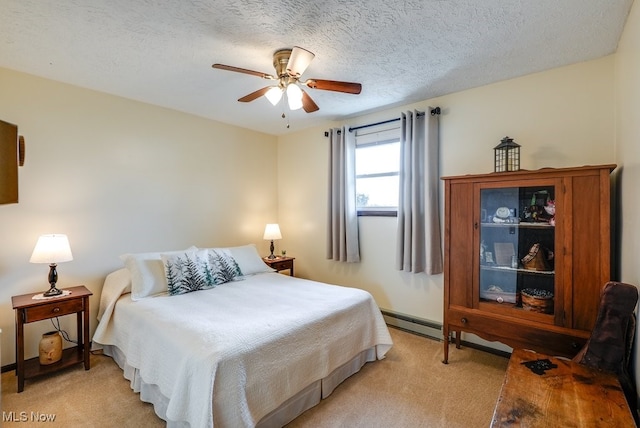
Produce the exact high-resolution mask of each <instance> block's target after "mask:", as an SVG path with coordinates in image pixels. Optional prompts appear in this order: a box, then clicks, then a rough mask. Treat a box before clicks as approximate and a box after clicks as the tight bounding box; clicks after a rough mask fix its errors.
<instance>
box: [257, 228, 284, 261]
mask: <svg viewBox="0 0 640 428" xmlns="http://www.w3.org/2000/svg"><path fill="white" fill-rule="evenodd" d="M262 239H264V240H265V241H271V245H270V246H269V250H270V251H271V254H269V256H268V257H267V258H268V259H275V258H276V256H275V254H273V250H274V249H275V247H274V245H273V241H274V240H276V239H282V234H281V233H280V226H279V225H278V224H276V223H270V224H267V226H266V227H265V228H264V236H263V238H262Z"/></svg>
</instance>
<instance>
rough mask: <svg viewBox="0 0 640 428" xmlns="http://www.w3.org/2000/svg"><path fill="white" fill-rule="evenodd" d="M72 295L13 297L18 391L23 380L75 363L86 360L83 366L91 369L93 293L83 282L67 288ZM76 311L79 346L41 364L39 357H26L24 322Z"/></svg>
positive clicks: (22, 388) (21, 388) (22, 384)
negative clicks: (90, 303) (91, 310)
mask: <svg viewBox="0 0 640 428" xmlns="http://www.w3.org/2000/svg"><path fill="white" fill-rule="evenodd" d="M64 290H69V291H71V294H70V295H68V296H64V297H56V298H54V299H42V300H36V299H32V297H33V296H34V295H36V294H38V293H31V294H23V295H21V296H13V297H11V303H12V304H13V309H15V311H16V375H17V376H18V392H22V391H23V390H24V380H25V379H29V378H32V377H36V376H40V375H43V374H47V373H52V372H55V371H57V370H60V369H62V368H65V367H69V366H71V365H73V364H77V363H82V362H84V369H85V370H89V368H90V362H89V296H91V295H92V294H93V293H92V292H91V291H89V290H87V288H86V287H85V286H84V285H80V286H78V287H71V288H65V289H64ZM69 314H76V315H77V326H78V336H77V337H78V346H74V347H71V348H67V349H65V350H63V351H62V359H61V360H60V361H58V362H57V363H53V364H49V365H40V358H39V357H35V358H31V359H29V360H27V361H25V360H24V325H25V324H28V323H30V322H34V321H42V320H48V319H51V318H55V317H60V316H63V315H69Z"/></svg>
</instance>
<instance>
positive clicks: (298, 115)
mask: <svg viewBox="0 0 640 428" xmlns="http://www.w3.org/2000/svg"><path fill="white" fill-rule="evenodd" d="M632 2H633V0H607V1H603V0H535V1H533V0H531V1H527V0H450V1H447V0H406V1H395V0H357V1H349V0H322V1H307V0H278V1H276V0H243V1H233V2H231V1H228V0H57V1H44V0H2V1H1V5H2V7H1V12H0V67H4V68H9V69H13V70H18V71H22V72H26V73H29V74H33V75H37V76H42V77H46V78H49V79H53V80H57V81H61V82H67V83H71V84H74V85H77V86H82V87H86V88H91V89H95V90H98V91H102V92H107V93H110V94H115V95H119V96H123V97H127V98H131V99H135V100H139V101H144V102H147V103H151V104H155V105H159V106H164V107H168V108H172V109H176V110H180V111H184V112H188V113H192V114H195V115H198V116H202V117H207V118H211V119H215V120H219V121H222V122H226V123H230V124H233V125H238V126H242V127H246V128H251V129H255V130H258V131H262V132H266V133H270V134H275V135H280V134H284V133H287V132H291V131H295V130H300V129H303V128H307V127H309V126H314V125H316V124H320V123H323V122H324V121H326V120H341V119H345V118H348V117H350V116H356V115H359V114H362V113H365V112H372V111H376V110H381V109H384V108H389V107H392V106H395V105H402V104H408V103H412V102H417V101H421V100H425V99H429V98H433V97H436V96H440V95H444V94H448V93H452V92H456V91H460V90H463V89H468V88H472V87H477V86H481V85H484V84H487V83H492V82H496V81H500V80H504V79H509V78H513V77H517V76H522V75H525V74H529V73H533V72H537V71H542V70H546V69H550V68H554V67H559V66H563V65H567V64H572V63H576V62H581V61H586V60H591V59H595V58H599V57H602V56H605V55H608V54H611V53H613V52H615V50H616V47H617V43H618V40H619V37H620V34H621V32H622V29H623V27H624V22H625V19H626V17H627V14H628V12H629V9H630V7H631V4H632ZM294 45H297V46H301V47H303V48H306V49H308V50H310V51H312V52H314V53H315V54H316V57H315V59H314V60H313V62H312V63H311V65H310V66H309V68H308V69H307V71H306V72H305V73H304V74H303V76H302V77H303V79H304V78H319V79H330V80H343V81H352V82H360V83H362V86H363V89H362V93H361V94H360V95H350V94H342V93H336V92H329V91H321V90H314V89H308V90H307V92H308V93H309V95H311V97H312V98H313V99H314V101H315V102H316V103H317V104H318V106H319V107H320V110H319V111H317V112H314V113H310V114H307V113H304V111H302V110H298V111H294V112H288V110H287V114H288V115H289V122H290V128H289V129H287V128H286V121H285V120H283V119H282V118H281V117H280V116H281V114H282V107H281V106H280V105H279V106H277V107H273V106H271V104H269V102H268V101H267V100H266V99H265V98H264V97H261V98H259V99H258V100H256V101H253V102H251V103H239V102H237V101H236V100H237V99H238V98H240V97H242V96H244V95H246V94H248V93H249V92H252V91H255V90H257V89H259V88H261V87H263V86H266V85H267V84H268V83H269V82H268V81H265V80H262V79H260V78H258V77H254V76H250V75H246V74H239V73H232V72H228V71H223V70H215V69H213V68H211V65H212V64H213V63H224V64H228V65H233V66H236V67H242V68H247V69H251V70H256V71H261V72H265V73H268V74H273V73H274V69H273V66H272V55H273V52H274V51H276V50H278V49H281V48H291V47H292V46H294ZM0 96H1V95H0Z"/></svg>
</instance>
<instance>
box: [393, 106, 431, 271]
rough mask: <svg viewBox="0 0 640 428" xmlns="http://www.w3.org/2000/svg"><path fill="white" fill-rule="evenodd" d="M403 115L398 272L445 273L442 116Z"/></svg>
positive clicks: (397, 253) (414, 112) (409, 113)
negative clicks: (441, 180) (440, 202)
mask: <svg viewBox="0 0 640 428" xmlns="http://www.w3.org/2000/svg"><path fill="white" fill-rule="evenodd" d="M430 112H431V108H429V110H428V111H427V113H426V114H423V113H419V112H417V111H415V110H414V111H413V112H407V113H406V114H405V113H403V114H402V117H401V119H400V120H401V125H400V164H401V165H400V200H399V202H398V242H397V248H396V268H397V269H399V270H404V271H407V272H414V273H419V272H425V273H427V274H438V273H442V247H441V243H440V241H441V237H440V204H439V191H438V189H439V181H440V177H439V176H440V173H439V168H438V164H439V150H438V145H439V142H438V139H439V137H438V115H432V114H430Z"/></svg>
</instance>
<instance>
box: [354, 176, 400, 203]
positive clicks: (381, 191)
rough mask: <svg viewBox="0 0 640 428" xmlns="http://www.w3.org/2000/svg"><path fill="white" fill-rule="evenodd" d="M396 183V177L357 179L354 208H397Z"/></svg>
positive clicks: (397, 180) (397, 181)
mask: <svg viewBox="0 0 640 428" xmlns="http://www.w3.org/2000/svg"><path fill="white" fill-rule="evenodd" d="M398 183H399V179H398V176H397V175H392V176H386V177H366V178H357V179H356V206H357V207H358V208H363V207H368V208H372V207H397V206H398Z"/></svg>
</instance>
